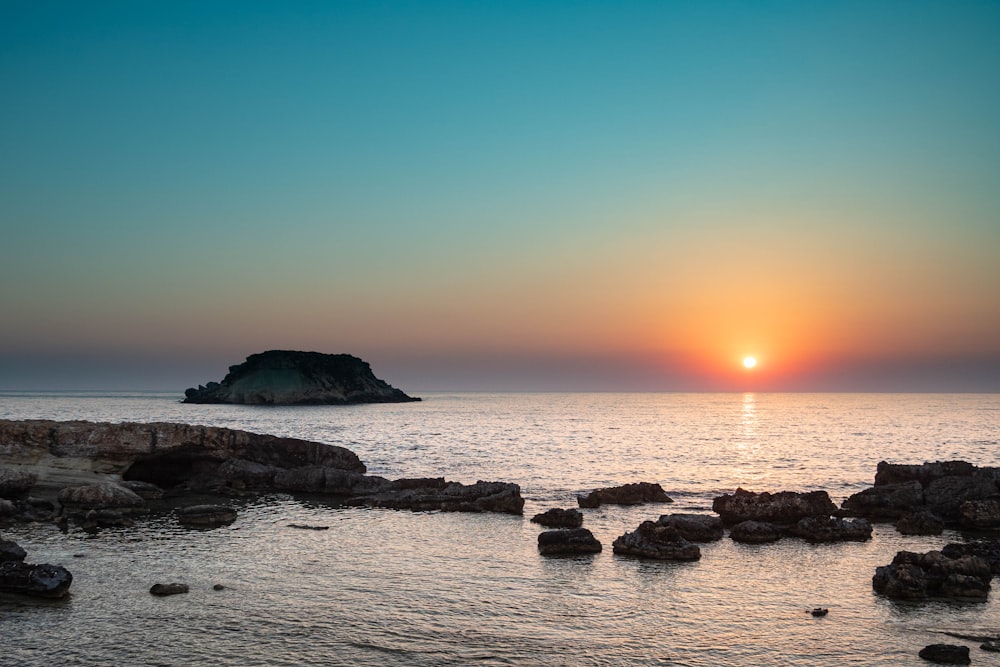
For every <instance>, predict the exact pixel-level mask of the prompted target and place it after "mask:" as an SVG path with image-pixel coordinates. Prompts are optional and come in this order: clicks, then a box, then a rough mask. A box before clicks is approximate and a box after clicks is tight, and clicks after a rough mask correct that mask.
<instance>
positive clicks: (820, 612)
mask: <svg viewBox="0 0 1000 667" xmlns="http://www.w3.org/2000/svg"><path fill="white" fill-rule="evenodd" d="M809 613H810V614H812V615H813V616H816V617H821V616H826V615H827V614H829V613H830V610H829V609H827V608H826V607H816V608H815V609H813V610H812V611H810V612H809Z"/></svg>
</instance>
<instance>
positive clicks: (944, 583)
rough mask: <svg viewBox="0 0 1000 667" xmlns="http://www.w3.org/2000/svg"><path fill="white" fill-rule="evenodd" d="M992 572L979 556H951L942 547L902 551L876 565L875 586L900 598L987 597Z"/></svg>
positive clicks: (873, 586)
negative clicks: (886, 562) (885, 563)
mask: <svg viewBox="0 0 1000 667" xmlns="http://www.w3.org/2000/svg"><path fill="white" fill-rule="evenodd" d="M992 578H993V572H992V570H991V569H990V564H989V563H988V562H987V561H986V560H985V559H983V558H980V557H978V556H961V557H959V558H949V557H948V556H946V555H944V554H943V553H942V552H940V551H928V552H927V553H923V554H919V553H914V552H911V551H900V552H898V553H897V554H896V557H895V558H893V559H892V563H891V564H889V565H881V566H879V567H877V568H875V576H873V577H872V588H874V589H875V592H877V593H881V594H882V595H885V596H887V597H890V598H894V599H897V600H923V599H926V598H957V599H964V600H980V601H982V600H985V599H986V596H987V594H988V593H989V591H990V580H991V579H992Z"/></svg>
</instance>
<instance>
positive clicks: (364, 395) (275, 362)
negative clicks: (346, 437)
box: [184, 350, 420, 405]
mask: <svg viewBox="0 0 1000 667" xmlns="http://www.w3.org/2000/svg"><path fill="white" fill-rule="evenodd" d="M184 396H185V398H184V403H241V404H248V405H345V404H351V403H402V402H406V401H419V400H420V399H419V398H413V397H410V396H407V395H406V394H404V393H403V392H402V391H400V390H399V389H396V388H394V387H392V386H391V385H389V384H387V383H386V382H384V381H383V380H380V379H378V378H377V377H375V375H374V374H373V373H372V369H371V366H369V365H368V364H367V363H366V362H364V361H362V360H361V359H358V358H357V357H353V356H351V355H349V354H321V353H319V352H297V351H291V350H270V351H268V352H261V353H260V354H252V355H250V356H249V357H247V360H246V361H245V362H243V363H242V364H239V365H236V366H230V367H229V373H228V374H227V375H226V377H225V378H224V379H223V380H222V382H218V383H216V382H210V383H209V384H208V386H206V387H198V388H197V389H195V388H191V389H188V390H187V391H185V392H184Z"/></svg>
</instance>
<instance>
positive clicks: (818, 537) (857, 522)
mask: <svg viewBox="0 0 1000 667" xmlns="http://www.w3.org/2000/svg"><path fill="white" fill-rule="evenodd" d="M789 533H790V534H792V535H795V536H796V537H801V538H803V539H804V540H806V541H807V542H864V541H865V540H870V539H871V537H872V525H871V524H870V523H869V522H868V520H867V519H842V518H839V517H830V516H826V517H816V516H807V517H805V518H803V519H799V522H798V523H796V524H795V525H794V526H793V527H792V528H791V529H789Z"/></svg>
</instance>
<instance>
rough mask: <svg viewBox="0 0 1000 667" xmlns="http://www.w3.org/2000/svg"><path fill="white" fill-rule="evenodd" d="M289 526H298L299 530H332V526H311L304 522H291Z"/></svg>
mask: <svg viewBox="0 0 1000 667" xmlns="http://www.w3.org/2000/svg"><path fill="white" fill-rule="evenodd" d="M288 527H289V528H298V529H299V530H330V526H309V525H306V524H304V523H290V524H288Z"/></svg>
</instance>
